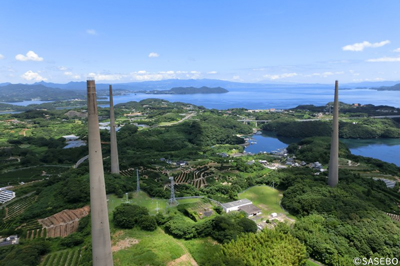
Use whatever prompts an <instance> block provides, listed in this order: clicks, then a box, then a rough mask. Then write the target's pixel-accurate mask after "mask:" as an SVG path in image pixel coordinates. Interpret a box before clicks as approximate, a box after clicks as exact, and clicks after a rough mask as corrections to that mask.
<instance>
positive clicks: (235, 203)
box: [222, 199, 252, 209]
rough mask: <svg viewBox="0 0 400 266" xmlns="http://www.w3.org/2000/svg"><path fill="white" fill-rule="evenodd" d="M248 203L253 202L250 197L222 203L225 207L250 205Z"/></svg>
mask: <svg viewBox="0 0 400 266" xmlns="http://www.w3.org/2000/svg"><path fill="white" fill-rule="evenodd" d="M248 204H252V202H251V201H250V200H248V199H241V200H237V201H232V202H227V203H224V204H222V207H223V208H226V209H227V208H232V207H240V206H244V205H248Z"/></svg>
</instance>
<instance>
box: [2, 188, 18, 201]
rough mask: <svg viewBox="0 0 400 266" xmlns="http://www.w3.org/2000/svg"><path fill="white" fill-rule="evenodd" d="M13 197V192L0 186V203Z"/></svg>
mask: <svg viewBox="0 0 400 266" xmlns="http://www.w3.org/2000/svg"><path fill="white" fill-rule="evenodd" d="M13 198H15V192H14V191H11V190H6V189H4V188H0V203H5V202H7V201H10V200H12V199H13Z"/></svg>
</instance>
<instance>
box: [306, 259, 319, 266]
mask: <svg viewBox="0 0 400 266" xmlns="http://www.w3.org/2000/svg"><path fill="white" fill-rule="evenodd" d="M319 265H320V264H317V263H315V262H313V261H311V260H307V263H306V266H319Z"/></svg>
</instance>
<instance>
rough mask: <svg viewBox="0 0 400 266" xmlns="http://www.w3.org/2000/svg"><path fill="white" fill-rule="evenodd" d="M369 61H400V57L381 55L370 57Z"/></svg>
mask: <svg viewBox="0 0 400 266" xmlns="http://www.w3.org/2000/svg"><path fill="white" fill-rule="evenodd" d="M367 62H400V57H381V58H374V59H368V60H367Z"/></svg>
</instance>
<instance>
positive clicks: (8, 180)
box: [0, 166, 67, 187]
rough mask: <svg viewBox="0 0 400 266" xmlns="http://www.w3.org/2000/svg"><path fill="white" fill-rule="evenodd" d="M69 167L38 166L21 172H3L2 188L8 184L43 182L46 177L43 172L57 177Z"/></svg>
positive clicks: (1, 176) (1, 175)
mask: <svg viewBox="0 0 400 266" xmlns="http://www.w3.org/2000/svg"><path fill="white" fill-rule="evenodd" d="M66 169H67V167H65V166H57V167H50V166H47V167H46V166H37V167H30V168H25V169H20V170H15V171H14V170H13V171H9V172H3V173H1V174H0V187H5V186H7V185H8V184H10V185H17V184H18V182H25V183H28V182H31V181H35V180H42V179H43V178H45V177H46V176H42V173H43V171H44V172H46V175H50V176H51V175H57V174H60V173H62V172H65V171H66Z"/></svg>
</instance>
